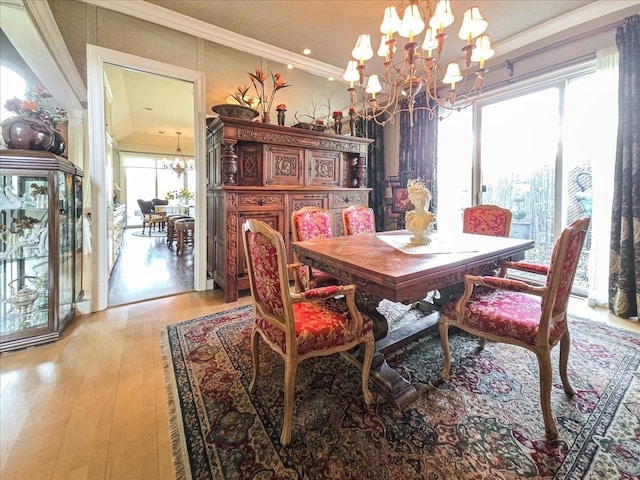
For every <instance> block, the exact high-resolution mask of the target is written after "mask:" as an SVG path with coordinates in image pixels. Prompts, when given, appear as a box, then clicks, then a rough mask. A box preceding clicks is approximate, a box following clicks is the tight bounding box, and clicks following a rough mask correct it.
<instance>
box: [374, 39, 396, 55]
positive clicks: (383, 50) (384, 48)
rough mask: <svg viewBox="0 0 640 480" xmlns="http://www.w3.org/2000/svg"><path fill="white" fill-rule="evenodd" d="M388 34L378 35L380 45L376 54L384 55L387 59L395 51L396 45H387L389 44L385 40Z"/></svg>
mask: <svg viewBox="0 0 640 480" xmlns="http://www.w3.org/2000/svg"><path fill="white" fill-rule="evenodd" d="M389 38H390V37H389V35H387V34H386V33H385V34H384V35H382V37H380V47H379V48H378V52H377V53H378V56H379V57H384V58H386V59H387V60H388V59H389V57H391V56H393V54H394V53H396V46H395V44H394V45H393V46H392V47H389V44H388V43H387V42H389Z"/></svg>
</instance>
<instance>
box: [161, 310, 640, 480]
mask: <svg viewBox="0 0 640 480" xmlns="http://www.w3.org/2000/svg"><path fill="white" fill-rule="evenodd" d="M251 312H252V307H251V306H246V307H241V308H236V309H233V310H228V311H225V312H222V313H218V314H212V315H208V316H205V317H202V318H198V319H195V320H190V321H186V322H182V323H178V324H175V325H170V326H168V327H167V328H166V329H164V330H163V351H164V354H165V374H166V375H165V376H166V380H167V387H168V392H169V402H170V406H169V411H170V417H171V418H170V422H171V432H172V443H173V449H174V454H175V456H174V460H175V466H176V478H179V479H183V478H194V479H358V480H364V479H371V480H384V479H390V480H399V479H412V480H417V479H433V480H436V479H521V478H535V479H547V478H558V479H580V478H589V479H614V478H615V479H618V478H620V479H627V480H628V479H633V478H635V479H637V478H640V370H639V364H640V335H637V334H634V333H630V332H626V331H623V330H619V329H614V328H611V327H607V326H605V325H601V324H599V323H596V322H592V321H588V320H580V319H576V318H572V319H571V321H570V329H571V334H572V350H571V356H570V359H569V375H570V379H571V381H572V384H573V387H574V389H575V390H576V395H575V396H574V397H573V398H572V399H569V398H567V397H566V396H565V395H564V392H563V390H562V384H561V381H560V378H559V376H558V374H557V365H558V360H557V356H558V350H559V349H558V348H555V349H554V355H555V360H554V368H555V371H554V382H553V393H552V406H553V412H554V415H555V418H556V420H557V423H558V430H559V434H560V436H559V440H558V441H556V442H546V441H545V440H544V424H543V421H542V413H541V411H540V404H539V394H538V381H539V380H538V364H537V361H536V358H535V356H534V355H533V354H532V353H530V352H528V351H526V350H524V349H522V348H518V347H515V346H511V345H505V344H496V343H491V342H488V343H487V347H486V349H485V350H484V351H483V352H481V353H478V348H477V347H478V340H477V339H475V338H473V337H471V336H469V335H467V334H465V333H461V332H454V331H452V334H451V337H450V342H451V349H452V371H451V378H450V381H449V382H448V383H445V384H441V383H439V382H438V381H437V380H438V378H439V373H440V369H441V368H442V363H443V360H442V349H441V346H440V339H439V338H438V337H437V336H436V337H433V336H432V337H423V338H422V339H420V340H418V341H416V342H414V343H412V344H410V345H409V346H407V347H405V348H403V349H401V350H399V351H397V352H395V353H394V354H392V355H391V356H389V357H388V362H389V364H390V365H391V366H392V367H393V368H395V369H397V371H399V372H401V373H402V374H403V375H404V376H405V378H409V379H410V380H411V382H412V383H414V384H415V385H416V387H417V389H418V391H419V398H418V400H417V401H416V402H415V403H413V404H412V405H410V406H409V407H407V408H405V409H404V410H402V411H399V410H397V409H395V408H394V407H392V406H391V405H389V404H388V403H386V402H385V401H384V400H383V399H382V397H381V396H380V395H379V394H376V393H375V390H374V397H375V398H374V400H375V401H374V404H373V405H371V406H369V407H367V406H365V405H364V402H363V400H362V392H361V390H360V384H359V378H360V377H359V371H358V370H357V368H355V367H354V366H353V365H351V364H349V363H347V362H346V361H345V360H344V359H343V358H342V357H340V356H338V355H335V356H332V357H328V358H327V357H325V358H318V359H310V360H308V361H306V362H303V363H302V364H301V365H300V366H299V368H298V374H297V382H296V404H295V410H294V417H293V430H292V440H291V444H290V445H289V447H287V448H282V447H281V445H280V443H279V438H280V431H281V427H282V395H283V389H282V384H283V378H284V369H283V361H282V359H281V358H280V357H279V356H278V355H276V354H274V353H272V351H271V350H270V349H269V348H268V347H267V346H266V345H265V344H264V342H262V341H261V342H260V346H261V350H260V359H261V362H260V366H261V376H260V377H259V379H258V382H257V385H256V388H255V390H254V391H253V392H252V393H249V392H248V390H247V389H248V386H249V381H250V380H251V365H252V363H251V347H250V331H251Z"/></svg>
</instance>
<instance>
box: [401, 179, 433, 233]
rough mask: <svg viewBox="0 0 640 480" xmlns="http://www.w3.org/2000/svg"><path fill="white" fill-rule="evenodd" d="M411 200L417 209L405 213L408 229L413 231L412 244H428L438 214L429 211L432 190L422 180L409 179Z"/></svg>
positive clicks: (408, 186) (408, 187) (408, 185)
mask: <svg viewBox="0 0 640 480" xmlns="http://www.w3.org/2000/svg"><path fill="white" fill-rule="evenodd" d="M407 190H408V193H409V200H411V203H413V205H414V206H415V210H411V211H409V212H407V213H405V217H404V218H405V223H406V226H407V230H409V231H410V232H411V233H413V237H411V239H410V242H411V244H412V245H428V244H429V243H431V238H430V235H431V233H432V232H433V227H434V226H435V224H436V216H435V215H434V214H433V213H431V212H430V211H428V210H427V209H428V208H429V202H431V192H430V191H429V189H428V188H427V186H426V185H425V183H424V182H423V181H422V180H420V179H417V180H409V181H408V182H407Z"/></svg>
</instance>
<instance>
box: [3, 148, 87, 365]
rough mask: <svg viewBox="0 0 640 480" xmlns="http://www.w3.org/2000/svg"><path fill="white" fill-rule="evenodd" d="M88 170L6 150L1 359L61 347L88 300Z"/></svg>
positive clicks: (47, 157)
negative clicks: (84, 192)
mask: <svg viewBox="0 0 640 480" xmlns="http://www.w3.org/2000/svg"><path fill="white" fill-rule="evenodd" d="M82 176H83V174H82V171H81V170H80V169H79V168H78V167H76V166H75V165H74V164H73V163H72V162H70V161H69V160H67V159H65V158H62V157H58V156H56V155H53V154H51V153H48V152H40V151H30V150H29V151H27V150H0V352H4V351H8V350H15V349H18V348H23V347H27V346H31V345H37V344H41V343H45V342H50V341H53V340H56V339H58V338H59V337H60V334H61V333H62V331H63V330H64V327H65V326H66V324H67V323H68V322H69V321H70V320H71V318H73V316H74V312H75V303H76V302H77V301H79V300H80V299H81V298H82V295H83V292H82V255H83V248H82V240H83V232H82Z"/></svg>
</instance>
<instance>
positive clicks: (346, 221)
mask: <svg viewBox="0 0 640 480" xmlns="http://www.w3.org/2000/svg"><path fill="white" fill-rule="evenodd" d="M354 214H355V215H358V216H360V215H363V214H364V215H369V219H370V225H371V227H372V228H371V229H366V230H363V229H361V228H359V227H360V226H359V225H357V223H356V222H353V221H352V218H351V217H352V215H354ZM341 216H342V228H343V232H344V234H345V236H348V235H363V234H369V233H376V214H375V212H374V211H373V208H371V207H367V206H366V205H351V206H349V207H347V208H343V209H342V212H341Z"/></svg>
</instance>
